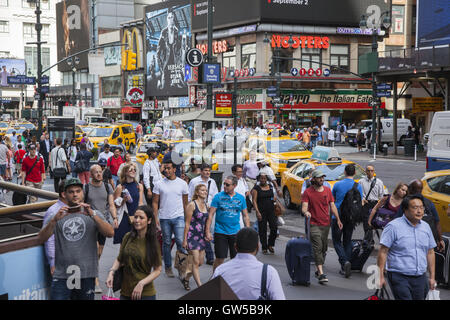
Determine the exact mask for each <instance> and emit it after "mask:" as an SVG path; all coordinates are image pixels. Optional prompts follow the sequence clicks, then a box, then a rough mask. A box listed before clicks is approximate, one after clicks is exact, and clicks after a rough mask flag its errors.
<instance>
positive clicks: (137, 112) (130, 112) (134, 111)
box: [122, 107, 141, 114]
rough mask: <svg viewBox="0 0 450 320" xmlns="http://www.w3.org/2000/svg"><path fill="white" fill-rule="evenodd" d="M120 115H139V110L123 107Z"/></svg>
mask: <svg viewBox="0 0 450 320" xmlns="http://www.w3.org/2000/svg"><path fill="white" fill-rule="evenodd" d="M122 113H127V114H139V113H141V108H133V107H123V108H122Z"/></svg>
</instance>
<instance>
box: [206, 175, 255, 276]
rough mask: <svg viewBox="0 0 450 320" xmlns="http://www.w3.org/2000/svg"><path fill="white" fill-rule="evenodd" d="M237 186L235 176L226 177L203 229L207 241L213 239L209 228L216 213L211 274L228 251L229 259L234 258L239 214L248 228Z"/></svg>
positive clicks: (241, 197) (248, 220)
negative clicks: (213, 257)
mask: <svg viewBox="0 0 450 320" xmlns="http://www.w3.org/2000/svg"><path fill="white" fill-rule="evenodd" d="M237 184H238V179H237V178H236V177H235V176H228V177H227V178H226V179H225V181H224V183H223V186H224V188H223V189H224V191H222V192H219V193H218V194H216V195H215V196H214V198H213V200H212V202H211V207H210V209H209V216H208V220H207V221H206V228H205V230H206V233H205V236H206V240H207V241H211V240H212V239H213V237H212V235H211V232H210V227H211V223H212V220H213V218H214V215H215V214H216V213H217V216H216V222H215V225H214V252H215V254H216V259H215V260H214V265H213V272H214V270H216V268H217V267H218V266H219V265H221V264H222V263H223V262H224V260H225V259H226V258H227V257H228V250H230V257H231V259H233V258H234V257H235V256H236V248H235V243H236V234H237V233H238V231H239V230H240V229H241V226H240V223H239V220H240V216H241V214H242V217H243V220H244V224H245V226H246V227H250V219H249V217H248V211H247V204H246V201H245V198H244V196H243V195H241V194H239V193H236V192H235V191H234V189H235V188H236V186H237Z"/></svg>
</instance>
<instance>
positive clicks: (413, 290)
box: [387, 271, 429, 300]
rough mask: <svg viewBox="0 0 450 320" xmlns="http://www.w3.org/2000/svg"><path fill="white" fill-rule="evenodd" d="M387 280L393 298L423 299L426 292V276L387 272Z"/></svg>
mask: <svg viewBox="0 0 450 320" xmlns="http://www.w3.org/2000/svg"><path fill="white" fill-rule="evenodd" d="M387 280H388V282H389V286H390V287H391V291H392V293H393V294H394V298H395V300H425V298H426V296H427V293H428V290H429V288H428V277H427V274H426V273H424V274H423V275H421V276H406V275H403V274H401V273H397V272H389V271H388V272H387Z"/></svg>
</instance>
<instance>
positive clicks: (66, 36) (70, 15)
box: [56, 0, 90, 71]
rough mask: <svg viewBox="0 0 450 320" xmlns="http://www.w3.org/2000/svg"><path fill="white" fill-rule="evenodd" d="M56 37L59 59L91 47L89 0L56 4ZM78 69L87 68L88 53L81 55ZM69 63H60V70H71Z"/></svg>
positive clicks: (68, 0) (73, 0) (64, 0)
mask: <svg viewBox="0 0 450 320" xmlns="http://www.w3.org/2000/svg"><path fill="white" fill-rule="evenodd" d="M56 31H57V32H56V37H57V47H58V61H60V60H62V59H64V58H65V57H67V56H70V55H72V54H74V53H77V52H80V51H82V50H85V49H89V45H90V15H89V1H88V0H63V1H61V2H59V3H57V4H56ZM79 58H80V63H79V64H78V65H76V66H75V67H76V68H77V69H87V68H88V67H89V65H88V53H84V54H82V55H80V56H79ZM70 70H72V67H71V66H69V65H68V64H67V63H61V64H59V65H58V71H70Z"/></svg>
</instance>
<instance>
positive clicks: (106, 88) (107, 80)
mask: <svg viewBox="0 0 450 320" xmlns="http://www.w3.org/2000/svg"><path fill="white" fill-rule="evenodd" d="M86 80H87V79H86ZM121 88H122V77H121V76H114V77H104V78H102V97H103V98H108V97H118V96H120V92H121Z"/></svg>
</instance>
